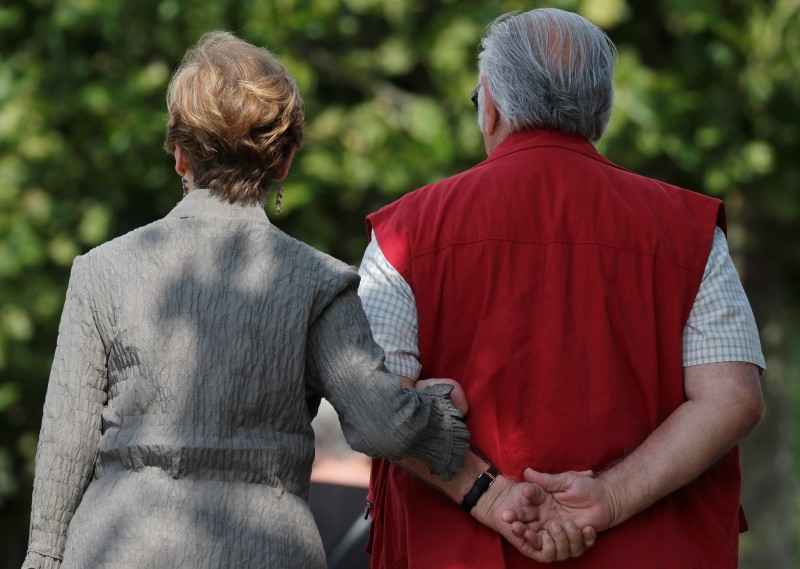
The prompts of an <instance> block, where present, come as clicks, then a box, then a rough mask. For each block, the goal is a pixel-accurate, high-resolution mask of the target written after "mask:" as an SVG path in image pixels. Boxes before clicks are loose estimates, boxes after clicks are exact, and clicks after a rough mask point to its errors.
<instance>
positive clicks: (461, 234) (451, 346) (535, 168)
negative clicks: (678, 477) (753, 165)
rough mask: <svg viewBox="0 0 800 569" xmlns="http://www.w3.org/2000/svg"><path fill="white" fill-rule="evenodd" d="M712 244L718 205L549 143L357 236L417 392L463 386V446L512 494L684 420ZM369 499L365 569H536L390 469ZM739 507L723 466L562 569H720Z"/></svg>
mask: <svg viewBox="0 0 800 569" xmlns="http://www.w3.org/2000/svg"><path fill="white" fill-rule="evenodd" d="M717 224H719V225H720V226H722V227H723V229H724V224H725V220H724V210H723V208H722V204H721V202H719V201H718V200H715V199H711V198H708V197H706V196H703V195H700V194H697V193H693V192H689V191H686V190H683V189H680V188H677V187H674V186H670V185H668V184H665V183H662V182H659V181H656V180H652V179H649V178H645V177H643V176H640V175H637V174H635V173H632V172H630V171H627V170H624V169H622V168H620V167H618V166H616V165H614V164H612V163H611V162H609V161H608V160H606V159H605V158H603V157H602V156H601V155H600V154H598V153H597V151H596V150H595V149H594V147H593V146H592V145H591V144H589V143H588V142H587V141H586V140H584V139H582V138H578V137H570V136H565V135H561V134H558V133H554V132H548V131H532V132H524V133H516V134H513V135H511V136H510V137H508V138H507V139H506V140H505V141H504V142H503V143H502V144H501V145H500V146H499V147H498V148H497V149H496V150H495V151H494V152H493V153H492V154H491V156H490V157H489V158H488V159H487V160H486V161H484V162H482V163H481V164H479V165H477V166H475V167H474V168H472V169H470V170H468V171H466V172H463V173H461V174H459V175H456V176H454V177H451V178H448V179H446V180H443V181H441V182H438V183H435V184H432V185H430V186H427V187H424V188H422V189H420V190H417V191H415V192H413V193H411V194H408V195H406V196H405V197H403V198H402V199H400V200H399V201H397V202H395V203H393V204H391V205H389V206H387V207H385V208H383V209H381V210H380V211H378V212H377V213H375V214H373V215H371V216H369V217H368V220H367V227H368V229H373V230H374V231H375V234H376V237H377V239H378V242H379V244H380V246H381V249H382V251H383V253H384V255H385V256H386V258H387V260H388V261H389V263H391V264H392V266H394V267H395V268H396V269H397V271H398V272H399V273H400V274H401V275H402V276H403V278H404V279H405V280H406V281H407V282H408V283H409V285H410V286H411V288H412V290H413V291H414V296H415V299H416V302H417V309H418V315H419V347H420V357H421V363H422V374H421V376H420V377H421V378H427V377H453V378H455V379H458V380H460V381H461V383H462V385H463V387H464V389H465V391H466V394H467V398H468V401H469V402H470V413H469V415H468V417H467V424H468V425H469V427H470V431H471V433H472V441H471V442H472V444H473V445H475V446H476V447H477V448H478V449H480V450H481V451H482V452H483V453H484V454H485V455H487V457H488V458H489V459H490V460H491V461H493V462H494V463H495V464H496V465H497V466H498V467H499V469H500V472H501V473H504V474H506V475H508V476H510V477H512V478H517V479H521V478H522V473H523V470H524V468H525V467H527V466H531V467H533V468H535V469H537V470H539V471H543V472H562V471H566V470H586V469H593V470H601V469H603V468H606V467H608V466H609V465H610V464H611V463H613V462H614V461H615V460H618V459H620V458H621V457H624V456H625V454H626V453H627V452H629V451H631V450H632V449H634V448H636V446H637V445H638V444H640V443H641V442H642V441H643V440H644V439H645V438H646V437H647V436H648V435H649V434H650V433H651V432H652V431H653V430H654V429H655V428H656V427H657V426H658V425H659V424H660V423H661V422H662V421H664V420H665V419H666V418H667V416H669V415H670V413H672V412H673V411H674V410H675V408H676V407H678V406H679V405H680V404H681V403H683V401H684V394H683V386H682V362H681V332H682V330H683V327H684V324H685V323H686V320H687V317H688V315H689V312H690V310H691V307H692V304H693V302H694V298H695V295H696V294H697V291H698V288H699V286H700V281H701V278H702V275H703V270H704V268H705V264H706V261H707V258H708V253H709V251H710V248H711V241H712V236H713V232H714V227H715V226H716V225H717ZM370 495H371V501H372V502H373V504H374V509H373V528H372V535H371V539H370V545H369V547H368V549H369V548H371V552H372V555H373V564H372V566H373V567H376V568H399V567H414V568H421V569H431V568H432V569H446V568H452V569H456V568H457V569H464V568H470V567H480V568H501V567H509V568H517V567H531V566H534V565H536V563H534V562H532V561H530V560H527V559H525V558H523V557H522V556H521V555H519V554H518V553H517V552H516V550H514V549H513V548H512V547H511V546H509V545H508V544H506V543H505V541H504V540H503V539H502V538H501V537H500V536H498V535H497V534H495V533H493V532H492V531H490V530H488V529H487V528H485V527H483V526H481V525H480V524H479V523H477V522H476V521H474V520H473V519H472V518H471V517H470V516H468V515H467V514H465V513H464V512H463V511H461V510H460V509H459V508H458V506H457V505H456V504H454V503H452V502H451V501H449V500H448V499H447V498H446V497H445V496H443V495H441V494H439V493H437V492H436V491H434V490H431V489H430V488H428V487H427V486H425V485H424V484H422V483H420V482H418V481H417V480H416V479H415V478H413V477H412V476H411V475H408V474H406V473H405V472H404V471H403V470H402V469H400V468H399V467H397V466H394V465H391V464H389V463H387V462H384V461H376V462H375V464H374V465H373V477H372V483H371V488H370ZM739 497H740V474H739V457H738V447H737V448H736V449H734V450H732V451H731V452H729V453H728V454H727V455H726V456H725V457H723V458H722V459H721V460H720V461H719V462H718V463H717V464H716V465H715V466H713V467H712V468H711V469H710V470H709V471H707V472H706V473H705V474H703V475H702V476H701V477H700V478H699V479H698V480H696V481H695V482H693V483H692V484H690V485H688V486H687V487H685V488H683V489H682V490H680V491H678V492H675V493H674V494H672V495H670V496H668V497H666V498H664V499H663V500H661V501H660V502H658V503H657V504H655V505H654V506H653V507H651V508H649V509H648V510H647V511H645V512H642V513H640V514H638V515H637V516H635V517H633V518H632V519H630V520H629V521H628V522H626V523H625V524H623V525H621V526H618V527H616V528H614V529H612V530H609V531H607V532H603V533H601V534H600V536H599V539H598V541H597V544H596V545H595V547H594V548H593V549H591V550H590V551H589V552H587V553H586V554H585V555H584V556H583V557H582V558H579V559H576V560H570V561H566V562H562V563H559V567H563V568H564V569H568V568H574V567H591V568H593V569H602V568H609V569H611V568H613V569H619V568H621V567H623V568H624V567H635V568H641V567H647V568H650V567H665V568H675V567H698V568H699V567H708V568H711V567H714V568H716V567H731V568H732V567H736V564H737V561H736V560H737V555H738V533H739V530H740V505H739ZM742 523H744V519H743V518H742Z"/></svg>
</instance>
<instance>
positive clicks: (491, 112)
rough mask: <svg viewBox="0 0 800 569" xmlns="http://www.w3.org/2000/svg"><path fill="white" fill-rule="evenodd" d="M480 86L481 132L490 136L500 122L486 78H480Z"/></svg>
mask: <svg viewBox="0 0 800 569" xmlns="http://www.w3.org/2000/svg"><path fill="white" fill-rule="evenodd" d="M481 85H482V86H483V100H482V101H481V103H482V104H483V111H482V117H481V120H483V132H484V133H485V134H487V135H488V136H492V135H493V134H494V133H495V131H496V130H497V126H498V123H499V122H500V113H499V112H498V110H497V106H495V104H494V97H492V92H491V91H490V90H489V82H488V81H487V80H486V77H481Z"/></svg>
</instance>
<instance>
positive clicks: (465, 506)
mask: <svg viewBox="0 0 800 569" xmlns="http://www.w3.org/2000/svg"><path fill="white" fill-rule="evenodd" d="M499 475H500V471H498V470H497V467H495V466H490V467H489V468H487V469H486V470H485V471H484V472H482V473H481V475H480V476H478V479H477V480H475V484H473V485H472V488H470V491H469V492H467V494H466V495H465V496H464V499H463V500H461V509H462V510H464V511H465V512H469V511H471V510H472V508H474V507H475V504H477V503H478V500H480V498H481V496H483V495H484V493H485V492H486V491H487V490H488V489H489V486H491V485H492V483H493V482H494V479H495V478H497V477H498V476H499Z"/></svg>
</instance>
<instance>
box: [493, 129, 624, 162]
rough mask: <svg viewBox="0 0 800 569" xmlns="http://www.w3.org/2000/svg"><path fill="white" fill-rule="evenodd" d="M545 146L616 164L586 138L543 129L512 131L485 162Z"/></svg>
mask: <svg viewBox="0 0 800 569" xmlns="http://www.w3.org/2000/svg"><path fill="white" fill-rule="evenodd" d="M544 147H557V148H565V149H568V150H572V151H575V152H578V153H580V154H583V155H584V156H588V157H589V158H592V159H594V160H598V161H599V162H603V163H604V164H609V165H611V166H614V164H613V163H612V162H610V161H609V160H608V159H606V158H605V157H603V155H601V154H600V153H599V152H598V151H597V150H596V149H595V147H594V146H593V145H592V143H591V142H589V141H588V140H586V139H585V138H583V137H580V136H573V135H568V134H562V133H560V132H556V131H554V130H543V129H534V130H523V131H519V132H512V133H511V134H509V135H508V136H507V137H506V138H505V140H503V142H501V143H500V144H499V145H498V146H497V148H495V149H494V152H492V153H491V154H490V155H489V157H488V158H487V159H486V160H484V162H492V161H493V160H497V159H498V158H502V157H504V156H508V155H509V154H513V153H514V152H519V151H520V150H527V149H530V148H544Z"/></svg>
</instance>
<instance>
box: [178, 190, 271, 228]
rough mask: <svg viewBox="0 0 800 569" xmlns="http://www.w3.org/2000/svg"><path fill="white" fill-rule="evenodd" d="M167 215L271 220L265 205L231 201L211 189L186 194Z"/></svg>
mask: <svg viewBox="0 0 800 569" xmlns="http://www.w3.org/2000/svg"><path fill="white" fill-rule="evenodd" d="M167 217H227V218H232V219H262V220H264V221H267V222H268V221H269V219H268V218H267V213H266V212H265V211H264V205H263V204H258V205H240V204H236V203H230V202H227V201H225V200H224V199H220V198H219V197H218V196H216V195H213V194H212V193H211V192H210V191H209V190H203V189H197V190H192V191H191V192H189V193H188V194H186V195H185V196H184V197H183V199H182V200H181V201H179V202H178V205H176V206H175V207H174V208H173V209H172V211H170V212H169V213H168V214H167Z"/></svg>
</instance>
